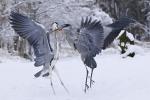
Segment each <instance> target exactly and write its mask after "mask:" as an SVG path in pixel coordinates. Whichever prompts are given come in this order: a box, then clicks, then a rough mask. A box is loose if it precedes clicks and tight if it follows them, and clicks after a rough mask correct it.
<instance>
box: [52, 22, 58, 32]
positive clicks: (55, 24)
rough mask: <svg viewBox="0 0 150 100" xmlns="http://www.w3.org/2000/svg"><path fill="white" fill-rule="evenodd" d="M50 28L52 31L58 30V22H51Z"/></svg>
mask: <svg viewBox="0 0 150 100" xmlns="http://www.w3.org/2000/svg"><path fill="white" fill-rule="evenodd" d="M51 28H52V31H57V30H59V27H58V23H57V22H54V23H52V26H51Z"/></svg>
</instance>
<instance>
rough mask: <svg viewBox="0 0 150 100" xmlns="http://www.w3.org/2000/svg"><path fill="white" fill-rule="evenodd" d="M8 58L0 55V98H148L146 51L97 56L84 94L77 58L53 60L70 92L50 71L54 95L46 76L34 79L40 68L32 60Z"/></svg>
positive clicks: (149, 83) (149, 69) (109, 51)
mask: <svg viewBox="0 0 150 100" xmlns="http://www.w3.org/2000/svg"><path fill="white" fill-rule="evenodd" d="M3 58H4V57H3ZM11 59H12V60H10V59H2V58H1V63H0V100H150V78H149V76H150V67H149V61H150V60H149V59H150V52H147V50H146V51H145V53H144V54H137V55H136V56H135V57H134V58H125V59H123V58H121V56H120V55H119V54H118V52H116V51H115V50H113V49H107V50H106V51H104V52H103V53H102V54H100V55H98V56H97V57H96V61H97V63H98V68H97V69H95V71H94V75H93V79H94V80H95V84H94V86H93V88H92V89H90V90H89V91H88V93H87V94H85V93H84V92H83V89H84V80H85V67H84V65H83V64H82V62H81V60H80V57H68V58H64V59H61V60H60V61H59V62H58V63H57V68H58V70H59V72H60V75H61V77H62V79H63V81H64V83H65V85H66V86H67V88H68V89H69V92H70V94H67V93H66V92H65V91H64V89H63V88H62V87H61V85H60V84H59V81H58V79H57V77H56V76H55V74H54V77H53V81H54V87H55V90H56V95H54V94H53V92H52V89H51V87H50V80H49V79H45V78H37V79H36V78H34V76H33V75H34V73H36V72H37V71H38V70H39V69H40V68H35V67H34V66H33V62H30V61H26V60H20V59H18V58H16V57H15V59H13V58H11Z"/></svg>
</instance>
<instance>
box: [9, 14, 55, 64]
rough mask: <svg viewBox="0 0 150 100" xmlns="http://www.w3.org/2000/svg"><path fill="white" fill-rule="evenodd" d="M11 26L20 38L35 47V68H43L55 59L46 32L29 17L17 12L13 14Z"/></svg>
mask: <svg viewBox="0 0 150 100" xmlns="http://www.w3.org/2000/svg"><path fill="white" fill-rule="evenodd" d="M10 24H11V25H12V28H13V29H14V30H15V31H16V33H17V34H19V36H21V37H22V38H24V39H26V40H28V42H29V43H30V45H32V46H33V49H34V54H35V56H36V58H35V66H41V65H44V64H45V63H50V61H51V59H52V58H53V53H52V50H51V49H50V45H49V41H48V37H47V35H46V32H45V30H44V29H43V28H42V27H41V26H39V25H37V24H36V23H35V22H34V21H32V20H31V19H29V18H28V17H27V16H24V15H21V14H19V13H16V12H11V15H10Z"/></svg>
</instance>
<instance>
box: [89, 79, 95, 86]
mask: <svg viewBox="0 0 150 100" xmlns="http://www.w3.org/2000/svg"><path fill="white" fill-rule="evenodd" d="M94 83H95V81H94V80H90V88H91V87H92V85H94Z"/></svg>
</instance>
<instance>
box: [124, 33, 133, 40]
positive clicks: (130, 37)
mask: <svg viewBox="0 0 150 100" xmlns="http://www.w3.org/2000/svg"><path fill="white" fill-rule="evenodd" d="M126 34H127V37H128V38H129V39H130V40H131V41H134V36H133V34H132V33H130V32H127V33H126Z"/></svg>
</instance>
